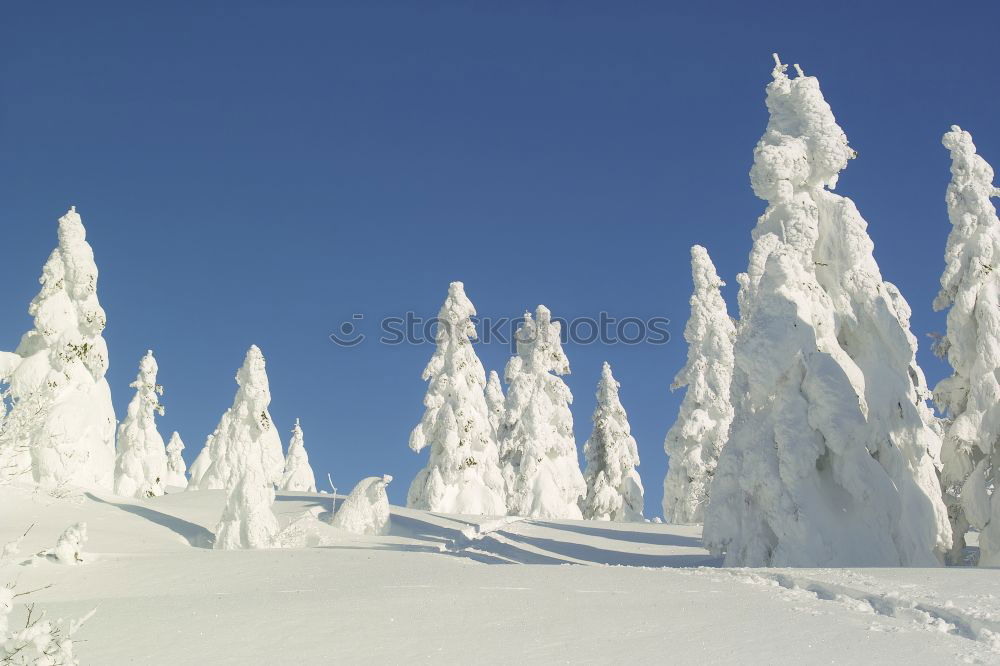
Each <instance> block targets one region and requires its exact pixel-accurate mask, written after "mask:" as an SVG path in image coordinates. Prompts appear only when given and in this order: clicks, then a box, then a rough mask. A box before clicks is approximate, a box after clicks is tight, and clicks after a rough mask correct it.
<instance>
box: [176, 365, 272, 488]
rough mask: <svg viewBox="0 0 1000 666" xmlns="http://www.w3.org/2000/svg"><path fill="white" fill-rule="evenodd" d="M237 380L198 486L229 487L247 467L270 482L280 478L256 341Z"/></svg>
mask: <svg viewBox="0 0 1000 666" xmlns="http://www.w3.org/2000/svg"><path fill="white" fill-rule="evenodd" d="M236 383H237V384H238V385H239V390H238V391H237V392H236V398H235V399H234V400H233V406H232V407H230V408H229V409H227V410H226V413H225V414H223V415H222V419H221V420H220V421H219V425H218V426H216V428H215V432H214V433H213V436H212V441H211V443H210V448H209V452H208V455H209V458H210V460H211V462H210V464H209V466H208V469H207V470H206V471H205V474H204V476H203V477H202V478H201V479H199V480H198V483H197V488H198V489H199V490H219V489H230V490H231V489H232V488H233V487H234V486H235V485H236V483H237V481H238V480H239V479H240V477H242V476H243V473H244V470H245V469H246V468H247V467H257V468H259V470H260V472H261V473H262V474H263V476H264V478H265V479H266V480H267V481H268V482H269V483H272V484H278V483H280V482H281V475H282V472H283V471H284V468H285V456H284V455H283V454H282V451H281V438H280V437H279V436H278V429H277V428H276V427H275V425H274V421H273V420H272V419H271V415H270V414H269V413H268V411H267V407H268V405H270V404H271V390H270V388H269V387H268V382H267V372H266V369H265V364H264V355H263V354H261V352H260V349H258V348H257V345H253V346H251V347H250V349H249V350H248V351H247V355H246V358H245V359H244V361H243V366H242V367H241V368H240V369H239V372H237V373H236ZM192 476H193V474H192Z"/></svg>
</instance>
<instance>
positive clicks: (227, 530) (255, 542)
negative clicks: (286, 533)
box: [214, 465, 278, 550]
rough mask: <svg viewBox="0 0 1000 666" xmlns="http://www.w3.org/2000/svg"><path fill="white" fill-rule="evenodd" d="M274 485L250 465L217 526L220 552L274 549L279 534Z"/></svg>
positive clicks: (227, 497) (216, 534)
mask: <svg viewBox="0 0 1000 666" xmlns="http://www.w3.org/2000/svg"><path fill="white" fill-rule="evenodd" d="M273 504H274V484H273V483H272V482H271V479H269V478H268V477H267V476H266V475H265V474H264V472H263V470H262V469H261V468H260V467H259V466H256V465H248V466H246V467H245V468H244V469H243V471H242V473H241V475H240V478H239V481H238V482H237V483H236V485H235V486H234V487H233V488H230V489H229V491H228V493H227V495H226V508H225V509H224V510H223V512H222V518H221V519H220V520H219V524H218V525H217V526H216V527H215V545H214V547H215V548H216V549H217V550H237V549H241V548H271V547H272V546H274V545H275V541H274V539H275V535H276V534H277V533H278V520H277V518H275V517H274V511H272V509H271V506H272V505H273Z"/></svg>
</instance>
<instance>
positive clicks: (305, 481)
mask: <svg viewBox="0 0 1000 666" xmlns="http://www.w3.org/2000/svg"><path fill="white" fill-rule="evenodd" d="M278 487H279V488H280V489H281V490H299V491H302V492H307V493H314V492H316V476H315V475H314V474H313V470H312V467H311V466H310V465H309V454H308V453H306V445H305V442H304V441H303V437H302V427H301V426H300V425H299V420H298V419H295V427H293V428H292V439H291V441H289V442H288V455H287V456H285V473H284V474H283V475H282V477H281V485H279V486H278Z"/></svg>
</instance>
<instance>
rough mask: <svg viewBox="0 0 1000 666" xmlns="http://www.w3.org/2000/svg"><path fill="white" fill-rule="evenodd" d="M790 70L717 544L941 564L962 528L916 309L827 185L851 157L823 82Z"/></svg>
mask: <svg viewBox="0 0 1000 666" xmlns="http://www.w3.org/2000/svg"><path fill="white" fill-rule="evenodd" d="M775 60H776V62H777V56H775ZM785 69H786V68H785V66H784V65H781V64H780V62H777V64H776V66H775V68H774V71H773V77H774V80H773V81H772V82H771V83H770V84H769V85H768V87H767V108H768V111H769V112H770V121H769V123H768V126H767V131H766V132H765V134H764V136H763V137H762V138H761V140H760V141H759V143H758V144H757V147H756V150H755V152H754V165H753V168H752V169H751V172H750V180H751V183H752V185H753V189H754V192H755V194H756V195H757V196H758V197H760V198H762V199H765V200H766V201H767V202H768V207H767V210H766V211H765V213H764V214H763V215H762V216H761V217H760V219H759V220H758V222H757V227H756V229H755V230H754V232H753V240H754V244H753V250H752V251H751V253H750V262H749V268H748V270H747V273H745V274H742V275H741V276H740V278H739V282H740V294H739V304H740V317H741V318H740V322H739V325H738V330H737V335H736V342H735V347H734V355H735V370H734V375H733V386H732V400H733V407H734V410H735V416H734V419H733V425H732V429H731V434H730V438H729V441H728V442H727V444H726V446H725V447H724V448H723V450H722V454H721V456H720V458H719V464H718V467H717V469H716V474H715V478H714V480H713V483H712V487H711V491H710V492H711V500H710V503H709V507H708V511H707V513H706V516H705V529H704V539H705V543H706V545H707V546H708V547H709V548H710V549H711V550H712V551H713V553H715V554H724V555H725V562H726V564H728V565H740V566H849V565H865V566H898V565H905V566H930V565H936V564H939V563H940V558H941V556H942V554H943V553H944V551H945V550H947V549H948V547H949V545H950V542H951V529H950V527H949V524H948V517H947V512H946V510H945V507H944V503H943V502H942V500H941V490H940V486H939V483H938V480H937V475H936V471H935V465H934V460H935V458H936V457H937V456H938V455H939V452H940V446H941V442H940V437H939V435H938V434H937V432H936V430H935V427H934V424H935V421H934V417H933V415H932V413H931V411H930V409H929V408H928V407H927V405H926V399H927V397H928V391H927V389H926V386H925V382H924V377H923V373H922V372H921V371H920V368H919V367H918V366H917V364H916V361H915V352H916V340H915V338H914V336H913V335H912V334H911V333H910V330H909V317H910V308H909V306H908V305H907V304H906V301H905V300H904V299H903V297H902V296H901V295H900V293H899V291H898V290H897V289H896V287H895V286H893V285H892V284H890V283H888V282H885V281H884V280H883V279H882V276H881V274H880V272H879V268H878V266H877V264H876V263H875V259H874V258H873V256H872V250H873V246H872V241H871V239H870V238H869V237H868V234H867V232H866V226H867V225H866V222H865V221H864V220H863V219H862V218H861V216H860V214H859V213H858V211H857V209H856V208H855V206H854V203H853V202H852V201H851V200H850V199H847V198H845V197H841V196H838V195H836V194H833V193H832V192H831V191H829V190H831V189H832V188H833V187H834V186H835V185H836V183H837V178H838V175H839V174H840V172H841V171H842V170H843V169H844V168H845V167H846V166H847V162H848V160H850V159H852V158H853V157H855V153H854V151H853V150H852V149H851V148H850V147H849V146H848V144H847V137H846V136H845V135H844V132H843V130H841V128H840V127H839V126H838V125H837V123H836V121H835V120H834V117H833V113H832V112H831V110H830V106H829V105H828V104H827V103H826V101H825V100H824V99H823V95H822V93H821V92H820V88H819V82H818V81H817V80H816V79H815V78H814V77H811V76H805V75H804V74H802V73H801V70H799V75H798V76H797V77H796V78H794V79H791V78H789V77H788V76H787V75H786V74H785Z"/></svg>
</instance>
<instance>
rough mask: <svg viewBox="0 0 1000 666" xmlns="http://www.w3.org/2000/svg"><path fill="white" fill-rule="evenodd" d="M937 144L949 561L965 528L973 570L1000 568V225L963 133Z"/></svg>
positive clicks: (985, 169) (988, 176) (987, 174)
mask: <svg viewBox="0 0 1000 666" xmlns="http://www.w3.org/2000/svg"><path fill="white" fill-rule="evenodd" d="M942 142H943V143H944V146H945V148H947V149H948V150H949V151H950V152H951V183H950V184H949V185H948V192H947V195H946V197H945V199H946V201H947V203H948V217H949V218H950V219H951V224H952V230H951V233H950V234H949V235H948V245H947V249H946V250H945V271H944V274H943V275H942V276H941V292H940V293H939V294H938V297H937V299H936V300H935V301H934V309H935V310H943V309H945V308H950V309H949V310H948V331H947V334H946V335H945V337H944V338H942V340H941V344H940V345H939V350H940V351H941V352H942V353H943V354H944V355H945V356H946V357H947V359H948V362H949V363H951V366H952V368H953V369H954V373H953V374H952V376H951V377H948V378H947V379H944V380H943V381H941V382H940V383H939V384H938V385H937V386H936V387H935V389H934V400H935V402H936V403H937V404H938V406H939V407H940V408H941V410H942V411H943V412H945V414H947V415H948V417H949V420H948V421H946V422H945V424H946V432H945V436H944V444H943V446H942V450H941V462H942V471H941V482H942V485H943V486H944V493H945V503H946V504H947V505H948V514H949V517H950V518H951V525H952V530H953V541H952V551H951V552H950V553H949V560H950V561H952V562H954V563H959V562H961V559H962V549H963V548H964V547H965V533H966V531H967V530H968V528H969V524H970V523H971V524H972V525H973V526H975V527H977V528H979V529H980V530H981V532H980V534H979V549H980V560H979V563H980V564H981V565H987V566H1000V494H997V492H996V488H998V487H1000V457H998V456H997V453H998V446H1000V380H998V376H1000V272H998V268H1000V219H998V218H997V211H996V208H995V207H994V206H993V203H992V202H991V201H990V198H991V197H1000V188H996V187H994V186H993V169H992V168H991V167H990V165H989V164H987V163H986V160H984V159H983V158H982V157H980V156H979V155H977V154H976V146H975V145H974V144H973V143H972V136H971V135H970V134H969V133H968V132H963V131H962V129H961V128H960V127H957V126H953V127H952V128H951V131H950V132H948V133H946V134H945V135H944V139H943V141H942ZM990 489H992V493H991V491H990Z"/></svg>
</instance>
